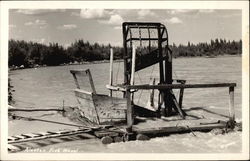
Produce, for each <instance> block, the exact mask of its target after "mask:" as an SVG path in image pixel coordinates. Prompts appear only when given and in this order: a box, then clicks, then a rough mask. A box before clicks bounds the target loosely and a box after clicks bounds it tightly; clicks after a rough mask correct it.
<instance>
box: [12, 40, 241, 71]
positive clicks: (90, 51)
mask: <svg viewBox="0 0 250 161" xmlns="http://www.w3.org/2000/svg"><path fill="white" fill-rule="evenodd" d="M110 47H111V45H110V44H109V45H100V44H98V43H94V44H90V43H89V42H88V41H84V40H82V39H81V40H76V41H75V42H73V43H72V44H71V45H70V46H69V47H67V48H64V47H63V46H62V45H59V44H58V43H50V44H49V45H45V44H40V43H36V42H31V41H30V42H26V41H24V40H13V39H11V40H9V60H8V61H9V66H10V67H11V66H18V67H20V66H23V67H24V68H28V67H34V66H37V65H39V66H40V65H47V66H54V65H61V64H69V63H78V62H91V61H98V60H108V59H109V55H110ZM112 48H113V51H114V59H122V56H123V54H122V53H123V48H122V47H112ZM170 48H171V49H172V51H173V56H174V57H186V56H187V57H190V56H218V55H224V54H229V55H240V54H241V53H242V49H241V48H242V41H241V40H239V41H226V40H225V39H215V40H211V41H210V42H209V43H207V42H205V43H198V44H192V43H190V42H188V44H187V45H181V44H180V45H178V46H177V45H175V44H172V45H170Z"/></svg>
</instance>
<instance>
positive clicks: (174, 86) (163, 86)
mask: <svg viewBox="0 0 250 161" xmlns="http://www.w3.org/2000/svg"><path fill="white" fill-rule="evenodd" d="M235 86H236V83H215V84H160V85H149V84H144V85H127V86H124V88H126V89H180V88H217V87H235Z"/></svg>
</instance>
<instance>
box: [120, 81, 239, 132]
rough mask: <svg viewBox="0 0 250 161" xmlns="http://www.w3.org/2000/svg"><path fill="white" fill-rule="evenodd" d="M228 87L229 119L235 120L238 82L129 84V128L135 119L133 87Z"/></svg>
mask: <svg viewBox="0 0 250 161" xmlns="http://www.w3.org/2000/svg"><path fill="white" fill-rule="evenodd" d="M220 87H228V88H229V118H230V119H229V121H234V120H235V111H234V87H236V83H217V84H160V85H149V84H146V85H127V86H123V88H125V89H127V90H126V91H127V92H126V93H127V94H126V96H127V126H128V128H129V129H132V126H133V123H134V120H133V107H132V105H131V93H130V90H131V89H136V90H139V89H140V90H149V89H160V90H167V89H182V90H183V89H184V88H220Z"/></svg>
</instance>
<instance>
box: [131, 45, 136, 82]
mask: <svg viewBox="0 0 250 161" xmlns="http://www.w3.org/2000/svg"><path fill="white" fill-rule="evenodd" d="M135 57H136V50H135V46H134V45H133V47H132V65H131V78H130V85H134V79H135Z"/></svg>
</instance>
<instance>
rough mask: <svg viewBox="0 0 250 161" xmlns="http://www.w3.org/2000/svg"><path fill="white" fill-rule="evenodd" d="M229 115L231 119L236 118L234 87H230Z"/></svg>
mask: <svg viewBox="0 0 250 161" xmlns="http://www.w3.org/2000/svg"><path fill="white" fill-rule="evenodd" d="M229 97H230V100H229V117H230V120H231V121H234V120H235V111H234V87H229Z"/></svg>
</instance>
